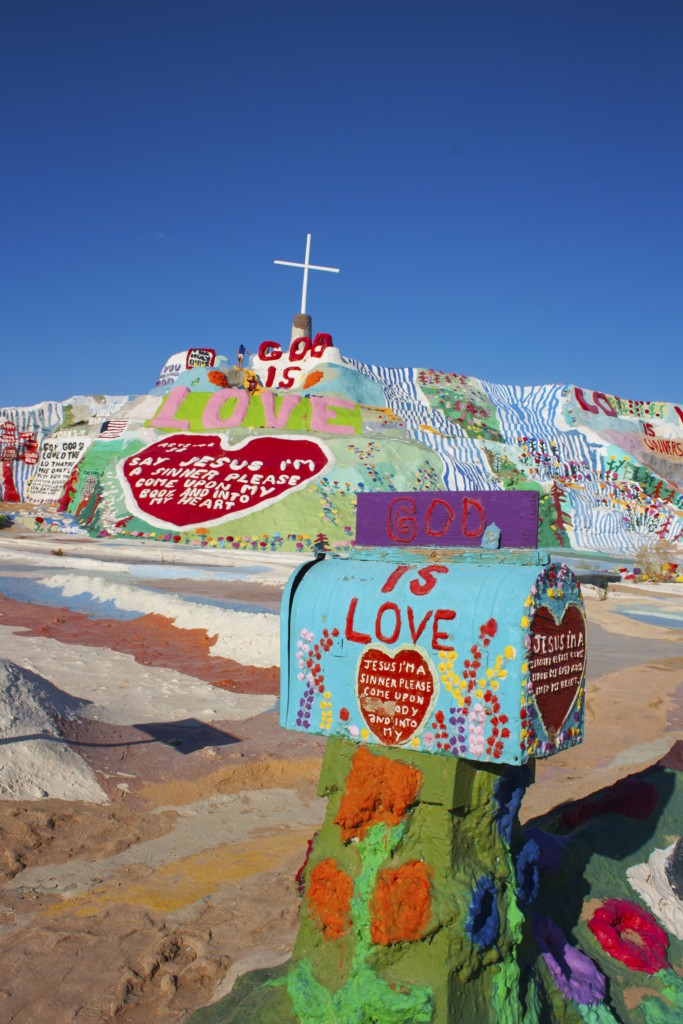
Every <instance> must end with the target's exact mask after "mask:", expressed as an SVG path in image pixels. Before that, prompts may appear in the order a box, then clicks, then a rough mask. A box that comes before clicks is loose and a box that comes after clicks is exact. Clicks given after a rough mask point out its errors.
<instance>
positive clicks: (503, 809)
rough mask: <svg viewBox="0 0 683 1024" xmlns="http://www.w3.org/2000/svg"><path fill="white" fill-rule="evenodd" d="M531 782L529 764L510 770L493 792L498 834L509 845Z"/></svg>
mask: <svg viewBox="0 0 683 1024" xmlns="http://www.w3.org/2000/svg"><path fill="white" fill-rule="evenodd" d="M530 782H531V772H530V770H529V766H528V765H527V764H525V765H521V766H520V767H513V768H510V769H509V771H507V772H506V773H505V775H503V776H502V777H501V778H500V779H499V780H498V782H497V783H496V787H495V789H494V791H493V797H494V799H495V801H496V804H497V805H498V809H497V811H496V813H495V815H494V819H495V822H496V825H497V827H498V833H499V835H500V836H501V838H502V839H504V840H505V842H506V843H507V844H508V845H509V844H510V840H511V838H512V826H513V825H514V823H515V820H516V818H517V815H518V814H519V808H520V807H521V804H522V798H523V797H524V794H525V792H526V790H527V787H528V786H529V783H530Z"/></svg>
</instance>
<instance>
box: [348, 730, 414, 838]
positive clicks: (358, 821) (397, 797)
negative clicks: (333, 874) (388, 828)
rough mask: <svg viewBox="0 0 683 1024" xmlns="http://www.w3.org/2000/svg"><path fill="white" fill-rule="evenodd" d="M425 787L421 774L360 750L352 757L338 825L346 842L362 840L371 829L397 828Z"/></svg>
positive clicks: (398, 762)
mask: <svg viewBox="0 0 683 1024" xmlns="http://www.w3.org/2000/svg"><path fill="white" fill-rule="evenodd" d="M421 785H422V772H421V771H420V770H419V769H418V768H414V767H413V766H412V765H410V764H404V763H403V762H402V761H390V760H389V758H388V757H382V756H381V755H379V754H371V753H370V751H369V750H368V749H367V748H366V747H359V749H358V750H357V752H356V753H355V754H354V755H353V761H352V763H351V771H350V772H349V774H348V776H347V778H346V789H345V790H344V795H343V797H342V800H341V804H340V805H339V811H338V813H337V817H336V818H335V819H334V820H335V823H336V824H337V825H339V826H340V827H341V830H342V835H343V838H344V842H345V843H346V842H348V841H349V840H350V839H353V838H354V837H355V836H360V837H361V838H362V837H363V836H364V835H365V833H366V832H367V830H368V829H369V828H370V827H371V826H372V825H377V824H378V823H379V822H385V823H386V824H387V825H397V824H398V823H399V821H400V820H401V818H403V816H404V815H405V813H406V811H407V810H408V808H409V807H410V805H411V804H412V803H414V802H415V797H416V796H417V793H418V790H419V789H420V786H421Z"/></svg>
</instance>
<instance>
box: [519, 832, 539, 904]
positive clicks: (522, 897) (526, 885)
mask: <svg viewBox="0 0 683 1024" xmlns="http://www.w3.org/2000/svg"><path fill="white" fill-rule="evenodd" d="M538 860H539V849H538V846H537V845H536V843H535V842H534V840H533V839H528V840H527V841H526V843H525V844H524V846H523V847H522V849H521V850H520V852H519V856H518V857H517V861H516V863H515V875H516V878H517V889H516V895H517V899H518V900H519V902H520V903H521V905H522V906H523V907H528V906H530V905H531V904H532V903H533V902H534V900H535V899H536V897H537V896H538V884H539V873H538Z"/></svg>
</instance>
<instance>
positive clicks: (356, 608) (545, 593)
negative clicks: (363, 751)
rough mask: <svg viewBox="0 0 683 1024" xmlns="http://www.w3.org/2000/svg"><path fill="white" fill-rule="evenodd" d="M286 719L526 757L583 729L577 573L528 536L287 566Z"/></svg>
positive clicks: (451, 749) (317, 728) (448, 749)
mask: <svg viewBox="0 0 683 1024" xmlns="http://www.w3.org/2000/svg"><path fill="white" fill-rule="evenodd" d="M282 623H283V624H282V661H281V665H282V669H281V671H282V686H281V724H282V725H283V726H284V727H285V728H286V729H294V730H298V731H301V732H309V733H316V734H318V735H322V736H339V737H343V738H345V739H351V740H354V741H356V742H358V743H367V744H375V745H378V746H383V747H398V748H404V749H411V750H418V751H425V752H429V753H433V754H439V755H443V756H446V757H452V756H455V757H465V758H468V759H470V760H473V761H480V762H493V763H496V762H498V763H500V764H521V763H523V762H525V761H528V760H529V759H531V758H538V757H548V756H550V755H551V754H556V753H558V752H559V751H560V750H564V749H566V748H567V747H571V746H574V745H575V744H577V743H580V742H581V740H582V738H583V718H584V695H585V666H586V623H585V616H584V610H583V602H582V598H581V592H580V588H579V584H578V581H577V579H576V577H575V576H574V574H573V573H572V571H571V570H570V569H569V568H568V567H567V566H566V565H560V564H556V563H552V562H551V561H550V558H549V556H548V554H547V553H546V552H544V551H539V550H536V549H527V550H523V549H518V548H514V549H513V548H508V549H500V550H492V551H485V550H481V549H468V550H453V549H441V550H429V549H427V548H406V547H402V548H367V549H356V550H355V551H354V553H353V556H352V557H347V558H344V557H336V556H326V557H324V558H320V559H318V560H316V561H312V562H308V563H306V564H305V565H303V566H301V567H300V568H299V569H297V570H296V571H295V573H294V574H293V575H292V577H291V578H290V580H289V583H288V585H287V588H286V590H285V593H284V598H283V605H282Z"/></svg>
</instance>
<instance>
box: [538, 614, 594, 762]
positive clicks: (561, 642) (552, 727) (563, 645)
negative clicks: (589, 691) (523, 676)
mask: <svg viewBox="0 0 683 1024" xmlns="http://www.w3.org/2000/svg"><path fill="white" fill-rule="evenodd" d="M585 668H586V620H585V618H584V616H583V612H582V611H581V609H580V608H579V607H578V606H577V605H574V604H572V605H569V607H568V608H567V609H566V610H565V612H564V615H563V616H562V619H561V621H560V622H558V621H557V619H556V618H555V616H554V615H553V613H552V611H551V610H550V608H547V607H546V606H545V605H542V606H541V607H540V608H538V609H537V610H536V612H535V614H534V617H533V619H532V622H531V652H530V655H529V678H530V681H531V690H532V693H533V696H534V703H535V704H536V707H537V709H538V713H539V715H540V717H541V721H542V723H543V727H544V729H545V731H546V733H547V734H548V739H549V740H550V742H551V743H554V742H555V737H556V735H557V733H559V732H560V730H561V729H562V727H563V725H564V724H565V722H566V721H567V718H568V716H569V713H570V711H571V710H572V708H573V706H574V703H575V701H576V697H577V694H578V692H579V687H580V686H581V681H582V679H583V676H584V672H585Z"/></svg>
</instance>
